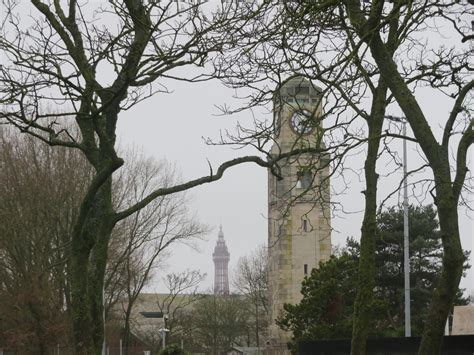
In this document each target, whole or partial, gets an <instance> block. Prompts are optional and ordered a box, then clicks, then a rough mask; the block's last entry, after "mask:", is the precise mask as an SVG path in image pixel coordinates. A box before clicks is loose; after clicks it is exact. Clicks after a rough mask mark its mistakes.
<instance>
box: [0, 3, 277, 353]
mask: <svg viewBox="0 0 474 355" xmlns="http://www.w3.org/2000/svg"><path fill="white" fill-rule="evenodd" d="M1 4H2V6H3V8H4V9H5V10H6V11H2V14H1V16H2V17H1V19H0V26H1V27H0V33H1V34H0V57H2V65H1V66H0V104H1V109H0V119H1V120H2V123H3V122H6V123H8V124H10V125H12V126H15V127H17V128H18V129H20V130H21V131H22V132H25V133H27V134H29V135H31V136H33V137H35V138H37V139H39V140H41V141H43V142H45V143H47V144H49V145H51V146H62V147H67V148H70V149H75V150H78V151H80V152H81V153H82V154H83V156H84V157H85V159H86V160H87V162H88V164H89V166H90V167H91V168H92V171H93V176H92V178H91V180H90V182H89V184H88V185H87V187H86V191H85V194H84V197H83V199H82V201H81V203H80V208H79V213H78V215H77V217H76V218H75V219H74V228H73V231H72V233H71V236H70V241H71V247H70V254H69V255H68V259H69V268H68V274H67V277H68V283H69V285H70V290H71V299H70V304H71V312H72V317H71V319H72V322H73V336H74V344H75V347H76V352H77V353H78V354H99V353H100V351H101V348H102V342H103V333H104V324H103V317H102V314H103V310H104V305H103V296H102V294H103V289H104V278H105V272H106V267H107V261H108V245H109V242H110V238H111V235H112V230H113V228H114V227H115V225H116V224H117V223H118V222H119V221H121V220H123V219H125V218H127V217H129V216H131V215H133V214H134V213H136V212H138V211H139V210H141V209H142V208H144V207H145V206H147V205H148V204H150V203H151V202H152V201H154V200H155V199H156V198H158V197H160V196H165V195H168V194H172V193H176V192H181V191H184V190H187V189H189V188H192V187H194V186H197V185H201V184H205V183H209V182H212V181H215V180H219V179H220V178H221V177H222V176H223V174H224V172H225V171H226V170H227V169H228V168H230V167H232V166H235V165H237V164H241V163H245V162H253V163H257V164H259V165H261V166H265V167H267V166H269V165H271V164H269V163H268V162H266V161H265V160H264V159H262V158H260V157H258V156H251V157H241V158H237V159H234V160H231V161H228V162H225V163H224V164H222V165H221V166H220V167H219V168H218V169H217V170H216V171H214V170H213V169H211V172H210V174H209V175H207V176H204V177H202V178H197V179H194V180H191V181H188V182H183V183H179V184H177V185H174V186H160V187H159V188H157V189H156V190H154V191H153V192H151V193H149V194H148V195H147V196H146V197H144V198H143V199H141V200H140V201H137V202H135V203H133V204H130V205H127V206H124V207H123V208H122V209H120V210H117V209H116V208H115V206H114V204H113V193H112V190H113V188H112V174H113V173H114V172H115V171H117V170H118V169H120V167H121V166H122V165H123V163H124V160H123V159H122V158H121V157H120V156H119V154H118V152H117V149H116V146H115V145H116V126H117V121H118V119H119V116H120V113H121V112H122V111H123V110H127V109H130V108H131V107H133V106H134V105H136V104H138V103H140V102H142V101H143V100H145V99H146V98H148V97H150V96H151V95H154V94H156V93H159V92H166V91H167V90H166V88H165V87H163V85H162V83H161V81H160V80H161V79H163V78H173V79H183V80H189V81H194V80H202V79H205V77H204V76H199V77H194V78H186V77H179V72H178V71H177V69H179V68H181V67H183V66H191V67H193V66H196V67H199V66H203V65H204V64H205V63H206V61H207V60H208V58H209V56H210V54H212V53H214V52H220V51H222V49H223V47H224V46H225V45H226V43H223V40H222V38H219V37H218V36H217V37H214V36H213V33H215V32H219V31H220V30H222V29H223V28H224V27H226V28H227V29H229V30H230V29H232V26H230V24H231V23H232V22H234V21H235V19H237V18H241V17H242V16H247V12H246V9H241V8H240V7H233V8H225V9H223V8H222V9H221V8H220V7H219V8H218V9H217V10H216V11H214V12H212V11H209V12H208V13H206V14H204V13H203V12H202V11H200V9H201V7H202V6H203V5H202V4H201V2H197V3H195V4H192V3H191V4H189V3H179V4H178V6H175V5H176V3H175V2H174V1H163V2H161V1H158V2H157V1H135V0H133V1H132V0H125V1H123V2H117V1H111V2H108V3H101V2H92V3H89V4H88V6H87V7H86V6H84V5H81V4H80V3H79V2H77V1H76V0H72V1H69V2H68V3H63V2H60V1H56V0H44V1H42V0H31V2H29V3H28V4H26V3H17V2H16V1H14V0H2V2H1ZM17 6H18V7H17ZM30 12H31V13H32V14H33V16H31V17H29V18H28V21H24V20H25V14H27V13H30ZM105 72H108V73H110V76H107V75H105V77H104V75H103V74H104V73H105ZM50 107H55V108H57V109H60V110H61V111H62V112H61V114H56V113H52V112H51V110H50ZM58 116H65V117H67V118H68V121H70V122H68V124H69V125H70V126H69V127H71V126H74V127H75V128H76V129H77V130H78V131H79V134H78V137H75V136H74V135H73V134H72V133H71V131H70V129H69V128H68V126H65V125H64V124H62V123H61V122H60V120H58Z"/></svg>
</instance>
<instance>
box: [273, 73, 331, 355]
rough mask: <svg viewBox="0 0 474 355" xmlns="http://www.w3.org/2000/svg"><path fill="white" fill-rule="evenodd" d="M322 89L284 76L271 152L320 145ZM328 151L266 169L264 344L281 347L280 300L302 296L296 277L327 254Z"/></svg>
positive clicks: (276, 103)
mask: <svg viewBox="0 0 474 355" xmlns="http://www.w3.org/2000/svg"><path fill="white" fill-rule="evenodd" d="M321 99H322V95H321V90H320V89H319V88H317V87H315V86H313V85H312V84H311V83H310V82H309V81H307V80H305V79H304V78H302V77H300V76H298V77H293V78H290V79H289V80H287V81H286V82H285V83H284V84H283V85H282V86H281V87H280V90H279V91H278V92H277V93H276V95H275V98H274V108H273V111H274V126H275V142H274V145H273V147H272V150H271V152H272V155H273V156H277V155H279V154H282V153H287V152H291V151H295V150H296V149H305V148H315V150H318V148H320V150H323V149H324V143H323V142H322V135H323V129H322V125H321V116H322V103H321ZM328 165H329V157H328V155H327V154H324V153H322V152H313V153H305V154H299V155H295V156H292V157H290V158H288V159H286V160H284V161H281V162H280V166H279V168H280V169H279V171H278V174H279V175H280V177H281V178H282V179H279V178H277V177H276V176H275V175H274V174H272V173H271V172H269V174H268V215H269V226H268V253H269V301H270V317H271V318H270V322H269V332H268V333H269V334H268V341H267V349H268V352H269V353H271V354H283V353H286V352H287V351H286V349H287V346H286V343H287V342H288V340H289V339H290V336H291V335H290V334H289V333H287V332H284V331H282V330H280V329H279V328H278V326H277V325H276V324H275V318H277V317H278V316H279V314H280V313H281V311H282V309H283V304H285V303H293V304H294V303H297V302H299V301H300V300H301V293H300V290H301V282H302V281H303V278H304V277H305V276H309V275H310V273H311V270H312V269H313V268H316V267H318V264H319V262H320V261H324V260H327V259H329V256H330V254H331V229H330V226H331V221H330V208H329V198H330V196H329V167H328Z"/></svg>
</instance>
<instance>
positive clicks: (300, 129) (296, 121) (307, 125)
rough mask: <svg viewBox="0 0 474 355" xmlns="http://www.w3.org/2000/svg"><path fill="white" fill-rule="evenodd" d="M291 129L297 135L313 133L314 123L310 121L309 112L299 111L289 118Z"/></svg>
mask: <svg viewBox="0 0 474 355" xmlns="http://www.w3.org/2000/svg"><path fill="white" fill-rule="evenodd" d="M291 127H292V128H293V130H294V131H295V132H296V133H298V134H308V133H311V132H312V131H313V128H314V122H312V120H311V112H309V111H307V110H300V111H296V112H295V113H293V116H291Z"/></svg>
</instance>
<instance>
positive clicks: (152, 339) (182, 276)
mask: <svg viewBox="0 0 474 355" xmlns="http://www.w3.org/2000/svg"><path fill="white" fill-rule="evenodd" d="M205 277H206V274H202V273H201V272H199V271H197V270H189V269H187V270H185V271H183V272H180V273H171V274H168V275H166V277H164V278H163V281H164V284H165V286H166V288H167V290H168V292H167V293H165V294H156V295H155V303H156V309H158V310H160V311H161V312H162V313H163V316H164V317H165V316H166V317H165V318H164V324H160V325H159V327H163V326H164V327H165V328H166V329H168V330H169V332H168V333H167V334H166V343H167V344H179V345H181V344H183V345H184V343H186V345H185V346H188V345H189V342H188V337H189V328H188V327H189V324H186V322H187V321H188V320H189V315H190V314H192V313H193V309H194V306H195V304H196V302H199V301H200V300H201V299H202V298H204V297H206V296H205V295H203V294H202V293H200V292H199V291H198V287H199V285H200V284H201V282H202V281H203V280H204V278H205ZM135 332H136V333H138V334H140V337H142V338H143V339H146V341H147V342H148V343H150V344H155V347H156V348H157V349H158V348H160V346H161V344H162V341H161V339H160V338H158V337H157V335H158V334H160V332H159V329H158V328H157V327H152V328H151V329H148V330H146V331H143V330H140V329H135Z"/></svg>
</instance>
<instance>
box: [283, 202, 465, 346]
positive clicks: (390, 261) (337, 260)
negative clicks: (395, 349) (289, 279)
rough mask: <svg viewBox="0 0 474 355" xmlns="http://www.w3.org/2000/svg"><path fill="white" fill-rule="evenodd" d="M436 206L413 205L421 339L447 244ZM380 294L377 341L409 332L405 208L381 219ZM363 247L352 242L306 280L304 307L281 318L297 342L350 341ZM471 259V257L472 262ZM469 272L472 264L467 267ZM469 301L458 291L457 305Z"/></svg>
mask: <svg viewBox="0 0 474 355" xmlns="http://www.w3.org/2000/svg"><path fill="white" fill-rule="evenodd" d="M438 227H439V225H438V221H437V220H436V211H435V210H434V209H433V206H431V205H429V206H416V207H415V206H410V208H409V236H410V286H411V287H410V289H411V309H412V312H411V325H412V335H413V336H419V335H421V332H422V330H423V321H424V317H425V315H426V313H427V307H428V304H429V301H430V297H431V293H432V291H433V289H434V286H435V281H436V277H437V275H438V273H439V271H440V269H441V256H442V249H441V240H440V233H439V229H438ZM377 231H378V232H377V238H376V250H377V252H376V266H377V275H376V285H377V286H376V289H375V290H374V291H375V299H374V304H373V307H372V312H373V317H372V319H373V320H374V324H373V326H372V327H371V332H370V335H372V336H401V335H403V333H404V269H403V209H398V208H395V207H392V208H389V209H388V210H387V211H385V212H382V213H381V214H380V215H379V217H378V218H377ZM359 250H360V246H359V243H358V242H357V241H355V240H354V239H352V238H348V240H347V246H346V247H345V248H344V249H343V250H342V251H341V252H339V253H338V254H339V255H336V256H332V257H331V259H330V260H329V261H327V262H326V263H321V264H320V265H319V268H318V269H314V270H312V272H311V275H310V277H308V278H306V279H305V280H304V281H303V284H302V289H301V293H302V295H303V299H302V300H301V302H300V303H299V304H296V305H290V304H286V305H285V306H284V313H283V315H282V316H281V317H280V318H279V319H278V324H279V326H280V327H281V328H282V329H285V330H290V331H291V332H293V337H294V339H295V340H302V339H324V338H345V337H350V335H351V330H352V311H353V305H354V300H355V290H356V284H357V272H358V259H359ZM467 257H468V254H467V253H466V259H467ZM464 267H465V268H466V269H467V268H469V267H470V265H468V264H467V262H466V263H465V266H464ZM468 303H469V298H465V297H463V294H462V290H458V295H457V297H456V301H455V303H454V304H455V305H465V304H468Z"/></svg>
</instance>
